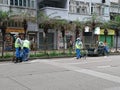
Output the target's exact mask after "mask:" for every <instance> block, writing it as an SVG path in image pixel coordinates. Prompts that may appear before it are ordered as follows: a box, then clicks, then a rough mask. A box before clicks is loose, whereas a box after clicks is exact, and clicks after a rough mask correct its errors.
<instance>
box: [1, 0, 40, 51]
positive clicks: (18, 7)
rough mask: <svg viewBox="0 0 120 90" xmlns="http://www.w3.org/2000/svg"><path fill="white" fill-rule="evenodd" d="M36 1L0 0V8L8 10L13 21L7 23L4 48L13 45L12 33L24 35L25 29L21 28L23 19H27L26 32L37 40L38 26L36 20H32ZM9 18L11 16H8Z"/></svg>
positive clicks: (9, 48) (30, 37) (35, 10)
mask: <svg viewBox="0 0 120 90" xmlns="http://www.w3.org/2000/svg"><path fill="white" fill-rule="evenodd" d="M36 5H37V1H36V0H0V10H2V11H7V12H8V11H9V12H10V13H9V16H12V18H13V21H12V22H8V23H7V29H6V36H5V38H6V41H5V47H6V48H5V49H6V50H11V49H12V47H13V44H12V43H13V38H12V36H13V35H14V34H18V33H19V34H21V37H24V34H25V30H24V28H23V20H24V19H26V20H27V25H28V27H27V32H26V33H27V34H28V37H29V39H30V40H33V42H34V43H35V42H37V35H36V34H37V31H38V26H37V23H36V20H34V22H33V21H32V20H33V19H34V18H36V16H37V6H36ZM10 18H11V17H10Z"/></svg>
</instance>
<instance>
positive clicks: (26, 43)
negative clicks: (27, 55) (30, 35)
mask: <svg viewBox="0 0 120 90" xmlns="http://www.w3.org/2000/svg"><path fill="white" fill-rule="evenodd" d="M23 47H26V48H30V42H29V41H28V40H24V41H23Z"/></svg>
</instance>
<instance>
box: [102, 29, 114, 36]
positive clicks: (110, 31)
mask: <svg viewBox="0 0 120 90" xmlns="http://www.w3.org/2000/svg"><path fill="white" fill-rule="evenodd" d="M107 30H108V35H115V30H113V29H107ZM100 35H104V29H100Z"/></svg>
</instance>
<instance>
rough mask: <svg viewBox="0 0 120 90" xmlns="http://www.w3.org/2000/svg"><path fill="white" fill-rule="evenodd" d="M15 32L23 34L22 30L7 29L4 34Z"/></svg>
mask: <svg viewBox="0 0 120 90" xmlns="http://www.w3.org/2000/svg"><path fill="white" fill-rule="evenodd" d="M11 32H17V33H25V31H24V29H23V28H7V29H6V33H11Z"/></svg>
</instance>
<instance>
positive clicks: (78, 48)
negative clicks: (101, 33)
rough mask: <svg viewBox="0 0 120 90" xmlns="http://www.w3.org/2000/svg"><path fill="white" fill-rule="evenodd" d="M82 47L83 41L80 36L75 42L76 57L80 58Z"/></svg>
mask: <svg viewBox="0 0 120 90" xmlns="http://www.w3.org/2000/svg"><path fill="white" fill-rule="evenodd" d="M82 48H83V43H82V41H81V39H80V38H77V40H76V42H75V49H76V59H79V58H81V49H82Z"/></svg>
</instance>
